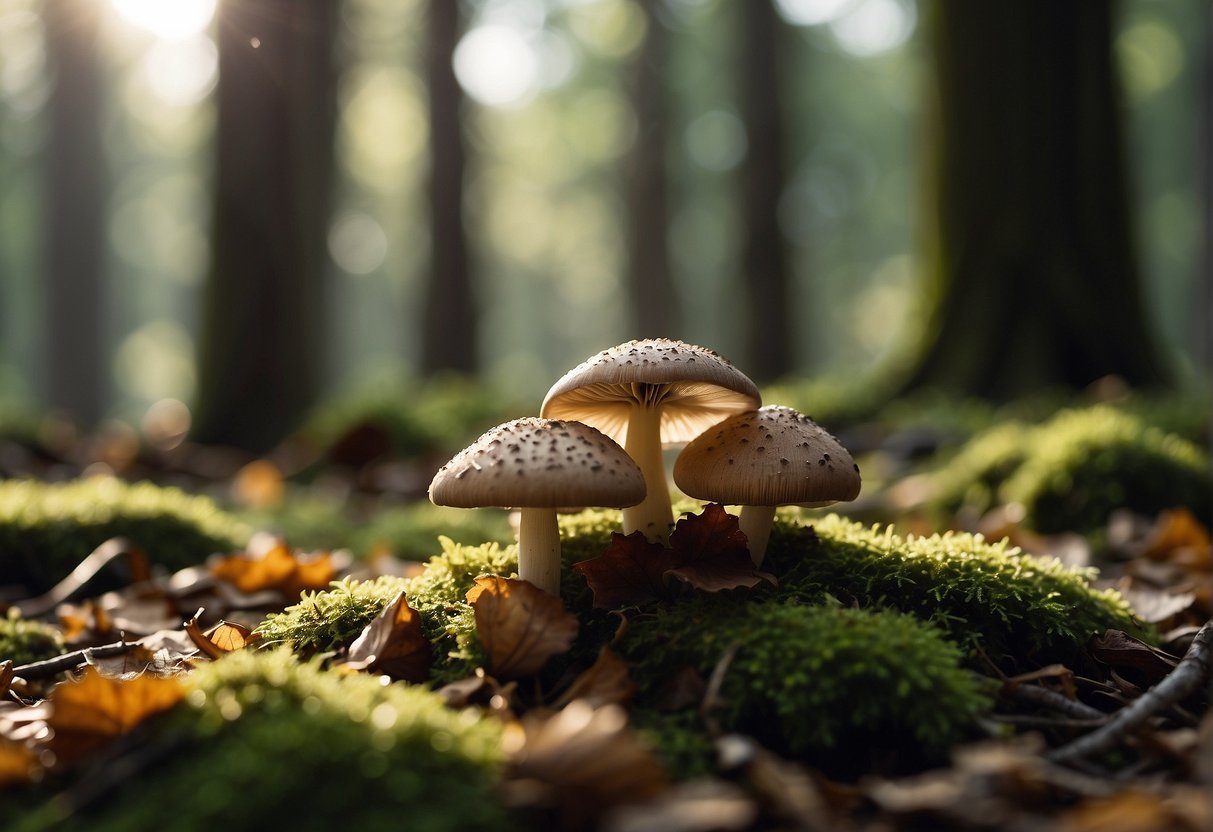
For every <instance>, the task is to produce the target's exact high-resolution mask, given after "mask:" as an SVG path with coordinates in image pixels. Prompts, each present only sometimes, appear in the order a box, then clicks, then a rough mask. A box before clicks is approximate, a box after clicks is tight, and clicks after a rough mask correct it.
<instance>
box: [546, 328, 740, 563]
mask: <svg viewBox="0 0 1213 832" xmlns="http://www.w3.org/2000/svg"><path fill="white" fill-rule="evenodd" d="M761 403H762V399H761V398H760V396H759V394H758V388H757V387H756V386H755V385H754V382H752V381H750V379H749V378H748V377H747V376H746V375H745V374H744V373H742V372H741V371H740V370H738V369H737V368H736V367H734V366H733V365H732V364H730V363H729V362H728V361H726V360H725V359H723V358H721V357H720V356H719V355H717V354H716V353H714V352H712V351H711V350H709V349H705V348H703V347H697V346H695V345H693V344H684V343H683V342H681V341H671V340H669V339H666V338H652V339H647V340H643V341H629V342H627V343H626V344H620V345H619V346H616V347H611V348H610V349H607V350H603V351H602V352H600V353H598V355H595V356H593V357H592V358H589V359H587V360H586V361H584V362H582V363H581V364H580V365H578V366H577V367H575V368H573V369H572V370H569V371H568V372H567V373H565V374H564V377H563V378H561V379H560V380H559V381H557V382H556V383H555V384H554V385H552V389H551V390H549V391H548V394H547V396H546V398H544V400H543V406H542V407H541V408H540V411H539V412H540V414H541V415H543V416H547V417H550V418H553V419H577V420H580V421H582V422H585V423H586V424H589V425H593V426H594V427H596V428H598V429H599V430H601V431H602V432H603V433H605V434H606V435H607V436H610V437H611V438H612V439H614V440H615V441H616V442H619V443H620V444H622V445H623V446H624V448H626V449H627V452H628V453H629V454H630V455H631V457H632V459H634V460H636V464H637V465H639V466H640V470H641V471H643V472H644V481H645V484H646V485H647V487H648V496H647V497H645V499H644V502H642V503H640V505H637V506H635V507H632V508H626V509H624V512H623V531H624V534H631V533H632V532H634V531H637V530H640V531H642V532H644V534H645V536H646V537H648V538H649V539H650V540H654V541H664V540H665V539H666V538H667V537H668V535H669V532H670V525H671V524H672V523H673V522H674V514H673V510H672V509H671V507H670V489H669V486H668V485H667V483H666V474H665V464H664V462H663V460H662V457H661V447H662V444H663V443H665V444H677V443H682V442H689V441H690V440H691V439H693V438H694V437H695V436H697V435H698V434H699V433H700V432H702V431H703V430H705V429H706V428H708V427H710V426H711V425H714V424H715V423H717V422H719V421H720V420H721V419H724V418H725V417H726V416H729V415H731V414H733V413H737V412H739V411H744V410H753V409H754V408H756V407H758V405H759V404H761Z"/></svg>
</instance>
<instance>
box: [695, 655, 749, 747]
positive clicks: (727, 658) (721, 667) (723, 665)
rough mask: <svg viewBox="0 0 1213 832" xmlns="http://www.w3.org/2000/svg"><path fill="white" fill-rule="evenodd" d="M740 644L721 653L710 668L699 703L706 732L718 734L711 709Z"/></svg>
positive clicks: (716, 723) (714, 704)
mask: <svg viewBox="0 0 1213 832" xmlns="http://www.w3.org/2000/svg"><path fill="white" fill-rule="evenodd" d="M740 646H741V645H739V644H734V645H732V646H730V647H729V649H727V650H725V651H724V653H723V654H721V656H720V659H719V661H717V662H716V666H715V667H714V668H712V675H711V676H710V677H708V687H707V690H706V691H704V694H703V701H702V702H701V703H700V704H699V716H700V717H701V718H702V719H703V721H704V724H705V725H707V727H708V732H709V733H710V734H711V735H712V736H719V735H720V723H718V722H717V721H716V717H714V716H712V711H713V710H715V709H716V706H717V705H718V704H719V699H720V688H721V687H722V686H723V685H724V677H725V675H726V674H728V672H729V665H731V664H732V663H733V659H734V658H736V656H737V650H738V649H739V648H740Z"/></svg>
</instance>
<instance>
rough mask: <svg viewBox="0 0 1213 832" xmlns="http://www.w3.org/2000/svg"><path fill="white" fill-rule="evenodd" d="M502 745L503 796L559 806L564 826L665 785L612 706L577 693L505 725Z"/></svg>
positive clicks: (513, 800)
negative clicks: (547, 710) (555, 707)
mask: <svg viewBox="0 0 1213 832" xmlns="http://www.w3.org/2000/svg"><path fill="white" fill-rule="evenodd" d="M503 746H504V748H505V752H506V770H505V796H506V800H507V802H509V803H510V804H512V805H516V806H541V807H559V808H560V810H561V811H560V817H561V820H562V821H564V822H566V823H567V824H568V825H569V826H570V827H572V828H576V827H577V823H576V820H577V819H579V818H580V819H588V818H591V817H597V816H599V814H600V813H601V811H602V809H603V808H604V807H607V806H613V805H618V804H623V803H634V802H638V801H644V800H648V799H650V798H653V797H656V796H657V795H658V794H660V793H661V792H662V791H663V790H665V788H666V787H667V779H666V775H665V772H664V770H663V769H662V768H661V765H660V764H659V763H658V762H657V758H656V757H655V756H654V755H653V752H652V751H651V750H650V749H649V747H648V746H647V745H645V744H644V743H643V742H641V741H640V739H639V738H638V737H637V736H636V735H635V734H634V733H633V732H632V731H631V730H630V728H629V727H628V720H627V714H626V713H625V712H624V710H623V708H620V707H619V706H617V705H606V706H604V707H602V708H593V707H591V706H590V705H589V703H587V702H582V701H580V700H577V701H574V702H571V703H569V705H568V706H567V707H565V708H564V709H563V710H560V711H558V712H556V713H555V714H553V715H546V714H540V713H536V712H531V713H529V714H527V715H526V716H525V717H524V718H523V720H522V721H521V722H517V723H513V724H511V725H509V726H507V729H506V734H505V737H504V739H503Z"/></svg>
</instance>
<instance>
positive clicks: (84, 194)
mask: <svg viewBox="0 0 1213 832" xmlns="http://www.w3.org/2000/svg"><path fill="white" fill-rule="evenodd" d="M100 11H101V9H100V5H99V4H98V3H96V2H94V0H45V3H44V5H43V22H44V24H45V27H46V49H47V62H48V64H49V68H50V70H51V72H52V73H53V75H54V78H55V82H54V83H55V86H54V90H53V92H52V93H51V97H50V103H49V107H48V117H49V120H50V129H49V130H48V133H47V146H46V156H45V159H46V166H45V175H46V193H45V209H44V220H43V229H44V235H45V237H44V242H43V246H44V247H43V263H44V273H45V279H46V282H45V284H44V286H45V295H44V301H43V304H44V317H43V320H44V327H43V332H44V334H45V341H44V355H45V356H46V365H45V373H44V378H45V385H44V395H45V397H46V403H47V405H48V406H50V407H51V408H54V409H58V410H62V411H64V412H66V413H67V414H68V415H70V416H71V417H72V418H73V419H75V421H76V422H77V423H78V424H79V425H80V426H81V427H82V428H85V429H87V428H91V427H93V426H94V425H96V423H97V422H98V421H99V420H100V419H101V417H102V416H103V415H104V412H105V409H106V403H107V399H108V396H109V388H110V385H109V384H108V379H109V377H110V368H109V366H108V365H107V364H106V356H107V355H109V354H110V351H109V350H108V349H107V348H106V343H105V339H106V332H105V320H106V316H105V284H106V280H105V261H106V243H105V240H106V237H105V202H106V197H107V194H106V177H105V170H106V165H105V157H104V151H103V149H102V145H101V109H102V101H103V100H104V96H103V94H102V93H103V88H102V72H101V60H100V54H99V53H100V42H99V37H100Z"/></svg>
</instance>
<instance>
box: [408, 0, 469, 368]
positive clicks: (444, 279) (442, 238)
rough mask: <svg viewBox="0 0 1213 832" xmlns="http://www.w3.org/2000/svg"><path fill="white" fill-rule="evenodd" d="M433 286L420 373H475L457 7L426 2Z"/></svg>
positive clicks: (443, 0)
mask: <svg viewBox="0 0 1213 832" xmlns="http://www.w3.org/2000/svg"><path fill="white" fill-rule="evenodd" d="M429 15H430V20H429V27H430V28H429V31H430V37H429V55H428V66H429V92H430V279H429V284H428V287H427V289H428V293H427V297H426V304H425V310H426V314H425V321H424V324H423V331H424V335H423V341H422V352H421V355H422V357H421V368H422V371H423V372H425V373H427V374H428V373H433V372H435V371H439V370H456V371H459V372H464V373H474V372H475V371H476V369H477V363H478V362H477V355H478V351H477V346H478V344H477V329H478V327H477V321H478V316H477V310H476V299H475V297H474V295H473V290H472V276H471V269H470V267H469V264H468V244H467V235H466V233H465V229H464V225H463V170H464V141H463V126H462V123H461V120H460V110H461V109H462V107H463V101H464V96H463V90H462V89H461V88H460V86H459V83H458V81H456V79H455V69H454V65H453V63H452V59H453V57H454V54H455V46H456V44H457V43H458V42H459V35H460V13H459V3H456V2H452V0H430V4H429Z"/></svg>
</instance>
